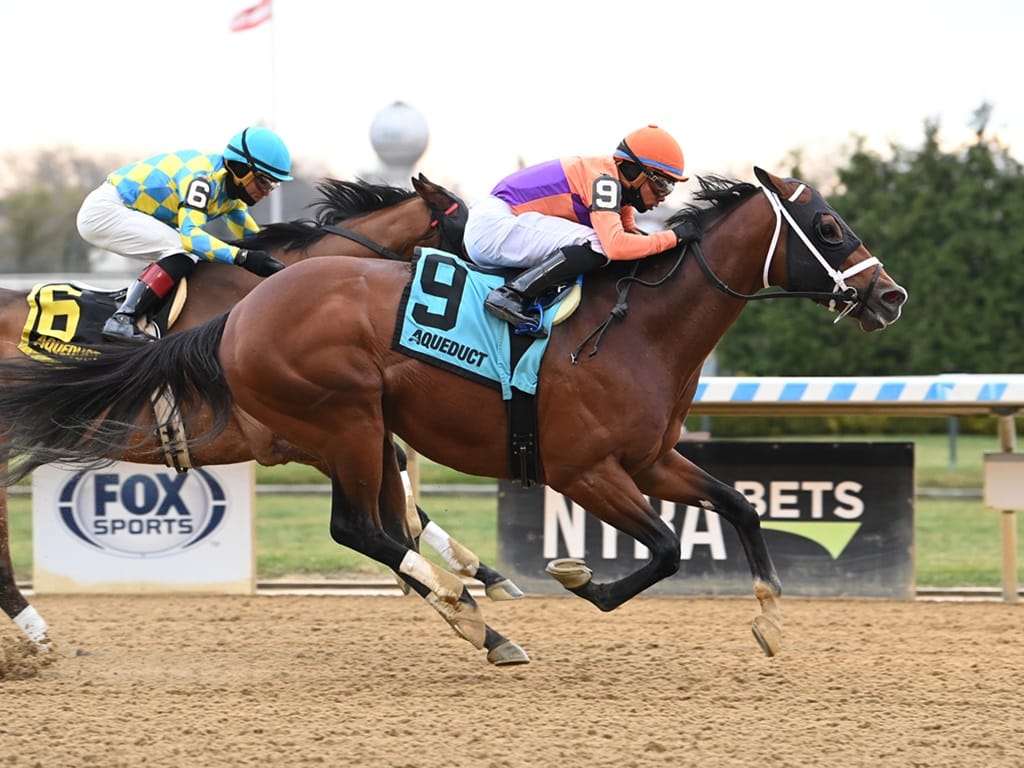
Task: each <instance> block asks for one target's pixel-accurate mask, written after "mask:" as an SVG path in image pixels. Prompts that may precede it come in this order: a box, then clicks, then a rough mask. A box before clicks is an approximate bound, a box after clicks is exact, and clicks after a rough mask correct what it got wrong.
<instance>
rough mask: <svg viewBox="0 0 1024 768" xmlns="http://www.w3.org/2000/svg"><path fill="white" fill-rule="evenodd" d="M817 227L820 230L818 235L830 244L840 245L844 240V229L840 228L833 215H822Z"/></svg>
mask: <svg viewBox="0 0 1024 768" xmlns="http://www.w3.org/2000/svg"><path fill="white" fill-rule="evenodd" d="M815 229H816V230H817V232H818V237H820V238H821V239H822V240H824V241H825V242H826V243H828V244H829V245H839V244H840V243H841V242H843V230H842V229H840V228H839V224H838V223H837V222H836V220H835V219H834V218H833V217H832V216H829V215H825V216H822V217H821V218H820V219H819V220H818V225H817V227H816V228H815Z"/></svg>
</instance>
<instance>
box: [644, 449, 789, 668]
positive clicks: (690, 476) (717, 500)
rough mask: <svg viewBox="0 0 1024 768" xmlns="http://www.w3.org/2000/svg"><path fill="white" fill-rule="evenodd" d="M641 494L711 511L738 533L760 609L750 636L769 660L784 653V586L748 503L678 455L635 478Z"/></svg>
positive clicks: (669, 454)
mask: <svg viewBox="0 0 1024 768" xmlns="http://www.w3.org/2000/svg"><path fill="white" fill-rule="evenodd" d="M636 481H637V484H638V485H639V486H640V488H641V490H643V492H644V493H646V494H648V495H649V496H653V497H654V498H657V499H663V500H665V501H673V502H676V503H680V504H688V505H690V506H695V507H702V508H703V509H710V510H712V511H714V512H716V513H718V514H719V515H721V516H722V517H723V518H725V519H726V520H727V521H729V523H730V524H731V525H732V526H733V528H735V529H736V533H737V535H738V536H739V538H740V543H741V544H742V545H743V551H744V553H745V554H746V556H747V563H748V564H749V566H750V573H751V575H752V576H753V577H754V595H755V596H756V597H757V600H758V602H759V603H760V605H761V614H760V615H759V616H757V617H755V619H754V622H753V626H752V627H751V630H752V631H753V633H754V637H755V639H756V640H757V642H758V645H760V646H761V650H763V651H764V652H765V654H766V655H768V656H774V655H775V654H776V653H778V652H779V649H780V648H781V647H782V611H781V609H780V608H779V596H780V595H781V594H782V583H781V582H780V581H779V575H778V573H777V572H776V571H775V565H774V564H773V563H772V558H771V555H770V554H769V553H768V545H767V544H766V543H765V540H764V533H763V531H762V530H761V519H760V518H759V517H758V514H757V510H755V509H754V507H753V506H752V505H751V504H750V502H749V501H747V498H746V497H745V496H744V495H743V494H742V493H740V492H739V491H737V490H736V489H735V488H733V487H732V486H730V485H726V484H725V483H723V482H722V481H721V480H718V479H716V478H714V477H712V476H711V475H709V474H708V473H707V472H705V471H704V470H703V469H701V468H700V467H698V466H697V465H695V464H694V463H693V462H691V461H690V460H689V459H687V458H686V457H685V456H683V455H682V454H680V453H677V452H676V451H669V452H668V453H667V454H665V455H664V456H663V457H661V458H660V459H659V460H658V461H657V462H656V463H655V464H654V465H653V466H652V467H650V468H649V469H647V470H646V471H644V472H643V473H640V474H638V475H637V477H636Z"/></svg>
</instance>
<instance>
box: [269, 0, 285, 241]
mask: <svg viewBox="0 0 1024 768" xmlns="http://www.w3.org/2000/svg"><path fill="white" fill-rule="evenodd" d="M267 5H268V6H269V12H270V19H269V23H270V128H271V130H274V131H276V130H277V35H276V26H277V25H276V24H275V23H274V0H267ZM282 194H283V192H282V190H281V189H278V190H275V194H272V195H271V196H270V221H271V223H273V222H277V221H281V218H282V216H281V195H282Z"/></svg>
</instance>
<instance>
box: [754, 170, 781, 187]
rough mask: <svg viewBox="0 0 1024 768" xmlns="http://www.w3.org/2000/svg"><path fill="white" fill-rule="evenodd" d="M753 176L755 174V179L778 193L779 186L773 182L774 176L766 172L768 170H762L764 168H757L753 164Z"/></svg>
mask: <svg viewBox="0 0 1024 768" xmlns="http://www.w3.org/2000/svg"><path fill="white" fill-rule="evenodd" d="M754 176H756V177H757V180H758V181H759V182H761V183H762V184H763V185H764V186H766V187H768V189H770V190H771V191H772V192H775V193H778V191H779V187H778V185H777V184H776V183H775V177H774V176H772V175H771V174H770V173H768V171H766V170H764V168H758V167H757V166H756V165H755V166H754Z"/></svg>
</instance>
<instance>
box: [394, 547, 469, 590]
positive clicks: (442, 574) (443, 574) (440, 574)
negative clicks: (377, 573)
mask: <svg viewBox="0 0 1024 768" xmlns="http://www.w3.org/2000/svg"><path fill="white" fill-rule="evenodd" d="M398 570H399V571H401V572H402V573H404V574H405V575H406V576H410V577H412V578H414V579H416V581H418V582H419V583H420V584H422V585H423V586H425V587H426V588H427V589H429V590H430V591H431V592H433V593H434V594H435V595H436V596H437V597H439V598H440V599H441V600H444V601H446V602H454V601H457V600H458V599H459V597H460V596H461V595H462V590H463V589H465V585H464V584H463V583H462V579H460V578H459V577H458V576H456V575H455V574H453V573H448V571H442V570H441V569H440V568H438V567H437V566H436V565H434V564H433V563H432V562H430V561H429V560H427V559H426V558H425V557H421V556H420V555H419V554H417V553H416V552H413V551H412V550H411V549H410V550H409V551H408V552H406V553H405V557H403V558H402V564H401V565H399V566H398Z"/></svg>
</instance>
